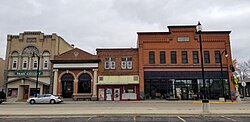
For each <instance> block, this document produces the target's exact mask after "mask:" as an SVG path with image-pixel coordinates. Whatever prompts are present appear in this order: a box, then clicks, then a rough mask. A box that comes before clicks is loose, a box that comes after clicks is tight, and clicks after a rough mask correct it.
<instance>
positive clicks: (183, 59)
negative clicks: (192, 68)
mask: <svg viewBox="0 0 250 122" xmlns="http://www.w3.org/2000/svg"><path fill="white" fill-rule="evenodd" d="M181 55H182V64H187V63H188V55H187V51H182V52H181Z"/></svg>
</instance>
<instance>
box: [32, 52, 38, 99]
mask: <svg viewBox="0 0 250 122" xmlns="http://www.w3.org/2000/svg"><path fill="white" fill-rule="evenodd" d="M32 57H37V58H38V59H37V69H36V92H35V93H36V94H35V96H37V94H38V88H37V87H38V76H39V65H40V56H39V55H38V54H37V53H34V52H33V53H32Z"/></svg>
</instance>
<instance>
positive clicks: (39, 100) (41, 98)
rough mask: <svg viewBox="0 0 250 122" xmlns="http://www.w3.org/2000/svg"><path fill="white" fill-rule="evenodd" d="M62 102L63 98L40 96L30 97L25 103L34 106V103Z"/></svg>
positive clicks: (49, 95)
mask: <svg viewBox="0 0 250 122" xmlns="http://www.w3.org/2000/svg"><path fill="white" fill-rule="evenodd" d="M61 102H63V98H62V97H60V96H54V95H51V94H41V95H37V97H31V98H29V99H28V100H27V103H30V104H35V103H51V104H55V103H61Z"/></svg>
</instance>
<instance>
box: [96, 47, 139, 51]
mask: <svg viewBox="0 0 250 122" xmlns="http://www.w3.org/2000/svg"><path fill="white" fill-rule="evenodd" d="M97 50H138V48H96V51H97Z"/></svg>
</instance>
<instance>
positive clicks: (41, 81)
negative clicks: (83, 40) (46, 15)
mask: <svg viewBox="0 0 250 122" xmlns="http://www.w3.org/2000/svg"><path fill="white" fill-rule="evenodd" d="M72 48H73V47H72V46H71V45H70V44H68V43H67V42H66V41H65V40H64V39H63V38H62V37H60V36H58V35H57V34H55V33H53V34H52V35H45V34H44V33H42V32H24V33H20V34H19V35H8V36H7V48H6V58H5V59H6V65H5V71H6V74H5V84H6V92H7V95H8V98H9V100H10V99H11V98H12V99H13V100H18V99H27V98H28V97H29V96H33V95H34V94H35V93H36V83H37V82H36V81H37V80H36V77H37V68H38V67H39V72H38V75H39V77H38V84H37V85H38V87H37V88H38V93H49V92H51V90H52V85H51V83H52V81H53V78H52V66H51V63H50V60H51V59H54V56H55V55H59V54H62V53H64V52H66V51H68V50H70V49H72ZM33 54H34V56H33ZM38 59H40V60H38Z"/></svg>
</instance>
